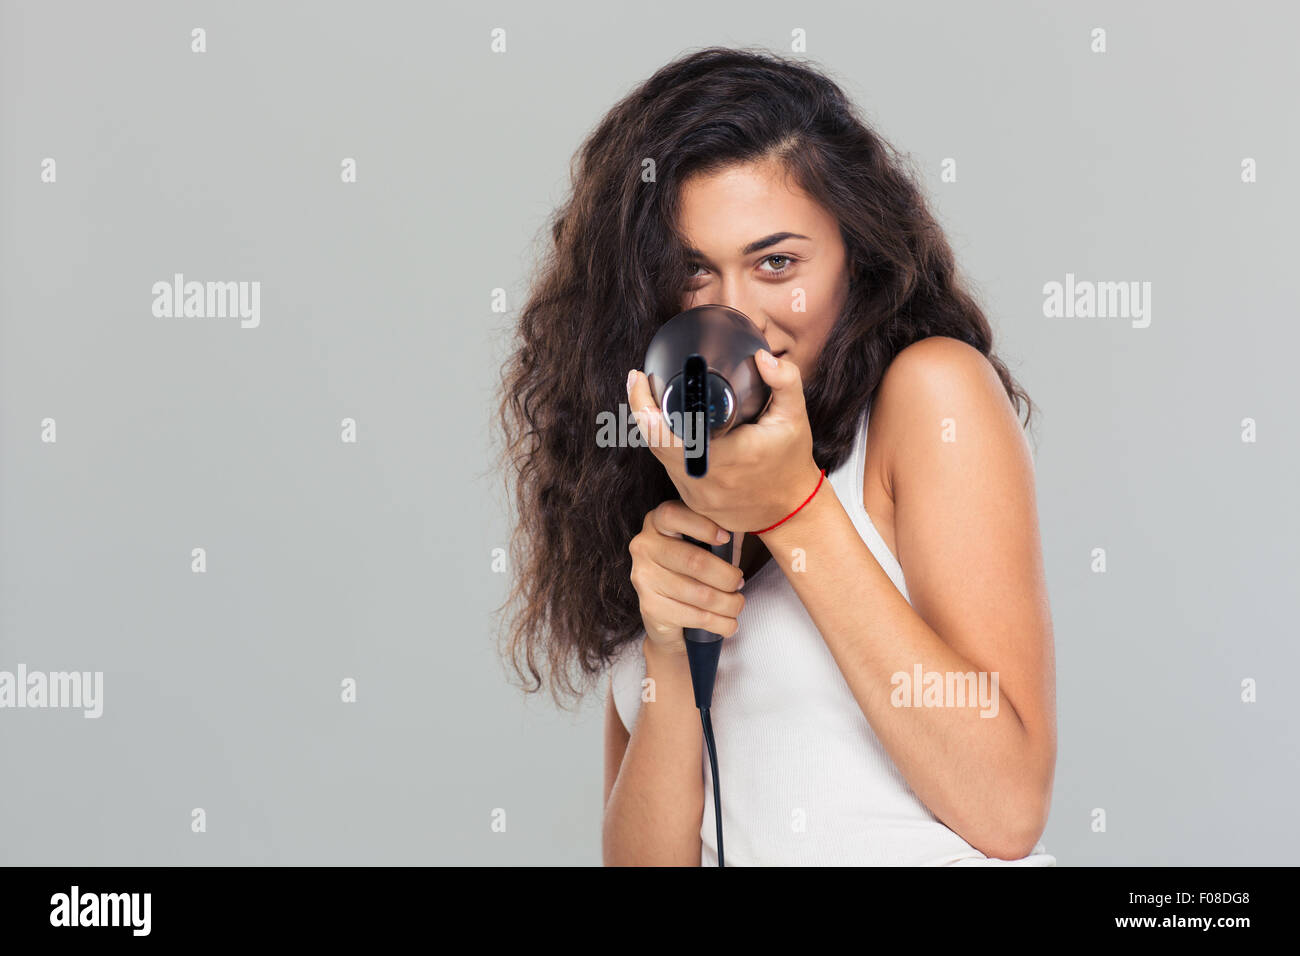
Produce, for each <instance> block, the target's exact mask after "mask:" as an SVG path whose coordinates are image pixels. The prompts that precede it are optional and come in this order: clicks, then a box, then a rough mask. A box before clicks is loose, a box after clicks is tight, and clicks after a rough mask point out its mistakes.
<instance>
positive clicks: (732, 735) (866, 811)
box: [610, 412, 1056, 866]
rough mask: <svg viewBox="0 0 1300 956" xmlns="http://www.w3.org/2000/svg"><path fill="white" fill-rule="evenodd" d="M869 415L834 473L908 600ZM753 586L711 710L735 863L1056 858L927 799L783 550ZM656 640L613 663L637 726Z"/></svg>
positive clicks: (708, 807) (711, 860)
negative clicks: (877, 724) (976, 831)
mask: <svg viewBox="0 0 1300 956" xmlns="http://www.w3.org/2000/svg"><path fill="white" fill-rule="evenodd" d="M868 417H869V416H868V414H867V413H865V412H864V413H863V416H862V419H861V421H860V424H859V427H858V435H857V439H856V441H855V442H854V446H853V451H852V454H850V455H849V457H848V458H847V459H846V460H845V462H844V464H843V465H841V466H840V467H839V468H837V469H836V470H835V471H834V472H828V473H827V475H826V482H827V484H828V485H829V486H830V487H831V488H833V489H834V491H835V494H836V495H837V496H838V497H839V499H840V502H841V503H842V504H843V505H844V510H845V511H847V512H848V514H849V517H850V518H852V519H853V524H854V527H856V528H857V531H858V534H859V535H861V537H862V540H863V541H865V542H866V543H867V546H868V547H869V548H870V549H871V552H872V554H874V555H875V557H876V560H877V561H878V562H880V566H881V567H882V568H884V570H885V572H886V573H887V574H888V575H889V577H890V580H892V581H893V582H894V585H895V587H897V588H898V590H899V592H900V593H901V594H902V595H903V597H905V598H907V599H908V601H909V603H910V601H911V598H910V597H908V594H907V583H906V582H905V581H904V580H903V569H902V567H901V566H900V565H899V563H898V561H897V559H895V557H894V555H893V554H892V553H891V552H890V550H889V548H888V547H887V546H886V544H885V542H884V539H883V538H881V536H880V533H879V532H878V531H877V530H876V528H875V526H874V525H873V524H872V523H871V518H870V517H869V516H868V514H867V511H866V508H865V507H864V506H863V504H862V485H863V462H864V460H865V458H866V444H867V442H866V437H867V422H868ZM826 490H827V489H826V488H822V490H821V493H823V494H824V493H825V492H826ZM743 593H744V595H745V608H744V610H743V611H741V615H740V621H739V623H740V627H739V630H737V632H736V633H735V634H734V635H733V636H732V637H729V638H726V640H725V641H724V642H723V645H722V653H721V658H720V660H719V662H718V676H717V681H716V683H715V685H714V690H713V704H712V706H711V709H710V712H709V713H710V716H711V718H712V721H713V733H714V738H715V741H716V743H717V752H718V778H719V781H720V785H721V789H722V837H723V840H724V841H725V842H724V846H725V847H726V858H727V864H728V865H729V866H827V865H829V866H871V865H893V866H943V865H963V866H964V865H984V866H996V865H1022V866H1055V865H1056V859H1055V857H1053V856H1050V855H1049V854H1048V853H1047V850H1046V848H1045V847H1044V846H1043V844H1042V843H1039V844H1038V845H1037V846H1035V847H1034V850H1033V852H1032V853H1031V854H1030V855H1029V856H1026V857H1023V858H1022V859H1019V860H999V859H994V858H991V857H987V856H985V855H984V854H983V853H981V852H980V851H979V850H977V849H975V848H974V847H973V846H971V845H970V844H969V843H967V842H966V841H965V840H963V839H962V838H961V837H960V836H958V835H957V834H956V833H955V832H954V831H953V830H951V829H949V828H948V827H947V826H945V825H944V824H943V823H942V822H941V821H940V820H938V819H937V818H936V817H935V816H934V814H933V813H931V812H930V811H929V809H928V808H927V807H926V806H925V804H924V803H922V802H921V800H920V799H919V798H918V797H917V796H916V795H915V794H914V793H913V792H912V790H911V788H910V787H909V786H908V785H907V782H906V780H905V779H904V778H903V775H902V774H901V773H900V772H899V770H898V768H897V767H896V766H895V765H894V762H893V761H892V760H891V759H890V758H889V755H888V754H887V753H886V751H885V749H884V747H883V746H882V745H881V743H880V741H879V739H877V737H876V734H875V732H874V731H873V730H872V729H871V725H870V723H869V722H868V721H867V719H866V716H865V715H864V714H863V713H862V709H861V708H860V707H859V706H858V702H857V700H856V699H854V697H853V693H852V691H850V690H849V686H848V683H847V682H846V681H845V680H844V675H843V674H841V673H840V669H839V667H838V665H837V664H836V663H835V659H834V658H833V657H832V656H831V653H830V650H829V649H828V648H827V647H826V644H825V641H823V639H822V636H821V634H820V632H819V631H818V630H817V628H816V626H815V625H814V624H813V621H812V618H811V617H809V615H808V611H807V609H806V608H804V606H803V603H802V602H801V601H800V600H799V597H798V595H797V594H795V591H794V589H793V588H792V587H791V586H790V582H789V581H787V580H786V577H785V574H784V572H782V570H781V568H780V565H778V564H777V563H776V561H775V560H772V559H769V560H768V561H767V563H766V564H764V565H763V567H761V568H760V569H759V570H758V572H757V573H756V574H755V575H754V577H753V579H752V580H747V581H746V582H745V585H744V590H743ZM644 640H645V635H644V632H643V633H642V635H641V637H640V638H638V639H636V640H633V641H631V642H629V643H628V644H627V645H625V646H624V647H623V648H622V649H621V653H620V654H619V655H618V656H617V657H616V658H615V660H614V662H613V663H612V664H611V668H610V675H611V679H612V682H613V693H614V706H615V708H616V709H617V711H618V715H619V718H620V719H621V720H622V721H623V726H624V727H627V728H628V729H629V732H630V730H631V728H632V726H633V723H634V721H635V719H636V715H637V713H638V711H639V709H640V707H641V682H642V680H643V679H644V677H645V658H644V657H643V656H642V647H641V645H642V642H643V641H644ZM702 734H703V730H701V735H702ZM701 750H702V760H703V766H702V771H703V775H704V814H703V817H702V819H701V821H700V840H701V843H702V847H701V851H700V865H701V866H717V865H718V848H717V833H716V823H715V821H714V809H713V777H712V772H711V770H710V769H709V757H708V753H707V751H705V750H704V748H701Z"/></svg>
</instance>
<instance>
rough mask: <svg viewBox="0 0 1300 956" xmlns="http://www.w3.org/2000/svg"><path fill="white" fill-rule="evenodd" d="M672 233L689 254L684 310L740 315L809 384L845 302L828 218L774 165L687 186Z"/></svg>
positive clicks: (840, 259)
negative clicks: (726, 310) (726, 309)
mask: <svg viewBox="0 0 1300 956" xmlns="http://www.w3.org/2000/svg"><path fill="white" fill-rule="evenodd" d="M679 228H680V229H681V230H682V233H683V234H684V235H685V236H686V239H687V245H688V246H689V247H690V248H691V250H692V251H691V260H690V262H691V264H690V267H689V268H690V278H689V279H688V280H687V281H686V285H685V289H684V296H685V298H684V304H683V306H682V308H683V309H690V308H694V307H695V306H697V305H710V304H712V305H728V306H731V307H732V308H733V309H739V310H740V311H741V312H743V313H745V315H747V316H749V318H750V319H751V320H752V321H753V322H754V324H755V325H757V326H758V327H759V329H761V330H762V332H763V335H764V336H765V337H766V338H767V341H768V344H769V345H770V346H771V348H772V353H773V354H774V355H779V356H781V357H783V358H785V359H788V360H789V361H792V362H794V363H795V364H796V365H797V366H799V372H800V375H802V376H803V380H804V382H805V383H806V382H807V381H808V380H809V376H810V375H812V373H813V370H814V369H815V368H816V365H817V356H818V354H819V353H820V352H821V349H822V346H823V345H824V344H825V342H826V339H827V337H828V336H829V335H830V332H831V328H832V326H834V324H835V320H836V319H837V318H838V317H839V314H840V310H841V309H842V308H843V306H844V301H845V298H846V297H847V295H848V289H849V269H848V261H847V253H846V250H845V248H844V240H843V238H842V237H841V236H840V229H839V224H838V223H837V222H836V221H835V218H834V217H833V216H832V215H831V214H830V213H829V212H827V211H826V210H825V209H824V208H822V206H821V205H819V204H818V203H817V202H816V201H814V200H813V199H812V197H810V196H809V195H808V194H807V193H805V192H803V190H801V189H800V188H799V187H798V186H797V185H796V184H795V183H794V181H793V179H791V178H788V177H787V176H786V174H785V172H784V170H783V169H782V167H781V166H779V165H778V164H776V163H764V164H747V165H743V166H733V167H731V168H729V169H726V170H723V171H722V172H718V173H710V174H708V175H699V176H695V177H692V178H691V179H688V180H687V181H686V182H685V183H684V184H683V186H682V195H681V219H680V222H679Z"/></svg>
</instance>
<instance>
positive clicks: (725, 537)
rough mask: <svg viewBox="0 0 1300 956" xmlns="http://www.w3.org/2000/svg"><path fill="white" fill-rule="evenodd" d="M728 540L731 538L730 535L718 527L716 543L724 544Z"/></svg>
mask: <svg viewBox="0 0 1300 956" xmlns="http://www.w3.org/2000/svg"><path fill="white" fill-rule="evenodd" d="M730 540H731V535H729V534H727V532H726V531H724V530H723V529H721V528H719V529H718V544H726V543H727V542H728V541H730Z"/></svg>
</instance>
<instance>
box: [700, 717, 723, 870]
mask: <svg viewBox="0 0 1300 956" xmlns="http://www.w3.org/2000/svg"><path fill="white" fill-rule="evenodd" d="M700 722H701V723H703V724H704V743H705V745H706V746H707V747H708V749H709V766H710V767H712V768H713V815H714V817H715V818H716V819H717V821H718V866H726V865H727V864H726V863H724V862H723V858H722V794H721V793H720V792H719V790H718V748H717V745H716V744H715V743H714V742H713V721H711V720H709V708H707V707H701V708H700Z"/></svg>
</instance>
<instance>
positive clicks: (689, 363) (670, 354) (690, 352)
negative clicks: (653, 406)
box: [645, 305, 772, 478]
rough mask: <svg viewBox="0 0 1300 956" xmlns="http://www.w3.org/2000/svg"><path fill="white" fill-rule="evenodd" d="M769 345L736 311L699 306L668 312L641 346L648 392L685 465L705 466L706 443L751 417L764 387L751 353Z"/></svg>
mask: <svg viewBox="0 0 1300 956" xmlns="http://www.w3.org/2000/svg"><path fill="white" fill-rule="evenodd" d="M759 349H768V350H769V351H770V348H769V346H768V344H767V340H766V339H765V338H763V333H762V332H760V331H759V329H758V327H757V326H756V325H754V323H753V322H751V321H750V320H749V317H748V316H746V315H745V314H744V313H743V312H740V311H738V310H736V309H733V308H731V307H730V306H725V305H701V306H696V307H695V308H693V309H687V310H686V311H685V312H681V313H678V314H677V315H675V316H673V317H672V318H671V319H669V320H668V321H667V322H665V323H664V325H663V327H662V328H660V329H659V331H658V332H656V333H655V337H654V339H653V340H651V342H650V347H649V349H647V350H646V357H645V374H646V378H647V379H648V380H649V382H650V390H651V392H652V393H653V394H654V397H655V401H656V402H657V403H658V405H659V408H660V410H661V411H662V412H663V413H664V419H665V421H667V422H668V427H669V428H670V429H672V431H673V434H675V435H676V436H677V437H678V438H680V439H682V441H683V443H685V444H686V445H687V449H686V451H687V454H686V470H687V474H690V475H692V476H694V477H696V478H699V477H701V476H703V475H704V474H705V472H706V471H707V470H708V454H707V452H708V441H709V439H710V438H718V437H720V436H722V435H724V434H726V433H727V432H728V431H730V430H731V429H732V428H734V427H736V426H737V425H745V424H749V423H750V422H754V421H757V420H758V418H759V416H761V415H762V414H763V412H764V411H765V410H766V409H767V405H768V402H770V401H771V398H772V390H771V388H769V387H768V385H767V383H766V382H764V381H763V377H762V375H760V374H759V371H758V363H757V362H755V361H754V353H755V352H757V351H758V350H759Z"/></svg>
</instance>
